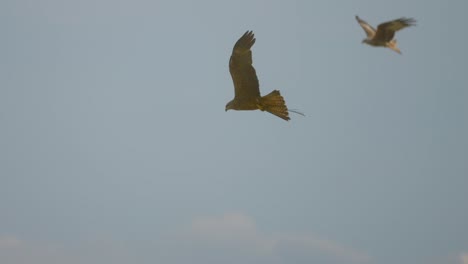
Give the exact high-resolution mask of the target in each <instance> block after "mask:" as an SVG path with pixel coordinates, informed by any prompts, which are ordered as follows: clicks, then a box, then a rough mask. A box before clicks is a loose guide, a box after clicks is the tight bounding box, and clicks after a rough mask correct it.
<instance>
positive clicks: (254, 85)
mask: <svg viewBox="0 0 468 264" xmlns="http://www.w3.org/2000/svg"><path fill="white" fill-rule="evenodd" d="M254 43H255V38H254V34H253V32H252V31H247V32H245V33H244V35H243V36H242V37H241V38H240V39H239V40H238V41H237V42H236V44H235V45H234V48H233V50H232V55H231V58H230V60H229V72H230V73H231V77H232V81H233V82H234V99H233V100H232V101H230V102H229V103H227V104H226V111H227V110H229V109H234V110H257V109H259V110H262V111H267V112H270V113H272V114H274V115H276V116H278V117H280V118H282V119H284V120H286V121H287V120H289V119H290V118H289V112H288V108H287V107H286V103H285V102H284V99H283V97H282V96H281V94H280V92H279V91H278V90H274V91H272V92H271V93H269V94H267V95H265V96H261V95H260V88H259V83H258V78H257V74H256V72H255V69H254V67H253V66H252V51H251V50H250V48H251V47H252V46H253V44H254ZM290 111H291V112H294V113H298V114H301V115H302V113H299V112H296V111H292V110H290Z"/></svg>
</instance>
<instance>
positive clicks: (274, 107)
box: [260, 90, 290, 121]
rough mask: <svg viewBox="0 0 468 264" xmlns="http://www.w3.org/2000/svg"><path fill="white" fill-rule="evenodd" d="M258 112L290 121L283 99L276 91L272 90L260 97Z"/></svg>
mask: <svg viewBox="0 0 468 264" xmlns="http://www.w3.org/2000/svg"><path fill="white" fill-rule="evenodd" d="M260 110H262V111H267V112H269V113H272V114H274V115H275V116H277V117H280V118H282V119H284V120H286V121H288V120H289V119H290V118H289V112H288V108H287V107H286V103H285V102H284V98H283V96H281V94H280V92H279V91H278V90H274V91H273V92H271V93H269V94H267V95H265V96H263V97H262V99H261V108H260Z"/></svg>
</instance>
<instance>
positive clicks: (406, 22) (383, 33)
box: [356, 16, 416, 54]
mask: <svg viewBox="0 0 468 264" xmlns="http://www.w3.org/2000/svg"><path fill="white" fill-rule="evenodd" d="M356 20H357V22H358V23H359V25H361V27H362V29H364V31H365V32H366V34H367V38H365V39H364V40H363V41H362V43H366V44H369V45H371V46H374V47H387V48H389V49H391V50H393V51H395V52H398V53H399V54H401V51H400V49H399V48H398V47H397V41H396V39H393V37H394V36H395V32H397V31H398V30H400V29H403V28H405V27H409V26H414V25H415V24H416V20H414V19H413V18H404V17H402V18H399V19H395V20H392V21H388V22H385V23H382V24H380V25H379V26H378V27H377V30H375V29H374V28H373V27H372V26H371V25H369V24H368V23H367V22H366V21H364V20H362V19H360V18H359V17H358V16H356Z"/></svg>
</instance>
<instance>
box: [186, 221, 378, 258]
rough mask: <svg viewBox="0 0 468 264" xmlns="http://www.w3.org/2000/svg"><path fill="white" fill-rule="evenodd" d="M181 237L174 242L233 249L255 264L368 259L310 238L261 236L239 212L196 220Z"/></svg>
mask: <svg viewBox="0 0 468 264" xmlns="http://www.w3.org/2000/svg"><path fill="white" fill-rule="evenodd" d="M182 237H183V238H182ZM182 237H179V238H178V239H182V240H184V241H192V242H190V244H196V245H197V246H198V247H199V248H200V250H202V251H205V250H206V251H207V252H208V251H210V249H217V250H219V249H220V248H224V249H226V251H227V249H229V250H231V251H232V250H233V249H235V250H237V254H238V255H239V253H240V252H242V253H243V254H251V255H253V254H255V258H252V256H250V257H248V256H246V258H247V259H255V261H256V263H291V261H292V262H294V263H310V262H314V261H319V262H321V263H356V264H361V263H369V262H370V260H371V258H370V256H369V255H368V254H366V253H363V252H360V251H358V250H355V249H353V248H351V247H347V246H344V245H341V244H339V243H338V242H335V241H331V240H326V239H321V238H318V237H315V236H313V235H305V234H263V233H261V232H260V231H259V230H258V229H257V227H256V224H255V221H254V220H253V219H252V218H251V217H249V216H248V215H246V214H243V213H226V214H223V215H219V216H205V217H198V218H196V219H194V220H193V221H192V222H191V224H190V228H189V229H188V230H186V231H185V234H184V235H183V236H182ZM237 257H238V256H237ZM242 260H243V261H244V262H245V259H242ZM247 262H248V261H247ZM252 263H254V262H252Z"/></svg>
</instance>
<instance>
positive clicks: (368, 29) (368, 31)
mask: <svg viewBox="0 0 468 264" xmlns="http://www.w3.org/2000/svg"><path fill="white" fill-rule="evenodd" d="M356 20H357V22H358V23H359V25H361V27H362V29H364V31H365V32H366V34H367V37H368V38H373V37H374V35H375V28H373V27H372V26H371V25H369V24H368V23H367V22H366V21H364V20H362V19H360V18H359V17H358V16H356Z"/></svg>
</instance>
